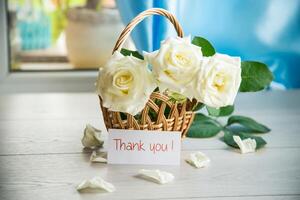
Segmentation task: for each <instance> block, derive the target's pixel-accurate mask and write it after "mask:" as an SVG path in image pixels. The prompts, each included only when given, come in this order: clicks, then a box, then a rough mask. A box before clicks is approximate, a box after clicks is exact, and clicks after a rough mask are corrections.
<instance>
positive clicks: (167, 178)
mask: <svg viewBox="0 0 300 200" xmlns="http://www.w3.org/2000/svg"><path fill="white" fill-rule="evenodd" d="M139 175H141V177H143V178H144V179H146V180H149V181H152V182H155V183H159V184H166V183H169V182H171V181H173V180H174V178H175V177H174V175H173V174H171V173H169V172H165V171H160V170H158V169H156V170H148V169H141V170H140V171H139Z"/></svg>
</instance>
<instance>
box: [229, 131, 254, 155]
mask: <svg viewBox="0 0 300 200" xmlns="http://www.w3.org/2000/svg"><path fill="white" fill-rule="evenodd" d="M233 140H234V141H235V143H236V144H237V145H238V146H239V148H240V150H241V153H242V154H244V153H252V152H255V149H256V141H255V140H254V139H252V138H247V139H245V140H242V139H241V138H240V136H237V135H234V136H233Z"/></svg>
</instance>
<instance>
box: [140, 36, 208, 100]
mask: <svg viewBox="0 0 300 200" xmlns="http://www.w3.org/2000/svg"><path fill="white" fill-rule="evenodd" d="M144 56H145V58H146V59H147V60H148V61H149V63H150V64H151V65H152V67H153V69H152V70H153V74H154V76H155V78H156V79H157V81H158V86H159V89H160V91H165V90H167V89H168V90H171V91H173V92H177V93H179V94H182V95H184V96H186V97H188V98H189V99H192V98H193V96H194V95H193V87H194V85H193V79H194V77H195V75H196V72H197V71H198V70H199V67H200V65H201V63H202V59H203V55H202V52H201V48H200V47H198V46H196V45H193V44H192V43H191V39H190V37H185V38H179V37H177V38H169V39H167V40H165V41H163V42H162V43H161V47H160V49H159V50H157V51H154V52H152V53H146V52H144Z"/></svg>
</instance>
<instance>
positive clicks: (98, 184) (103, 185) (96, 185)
mask: <svg viewBox="0 0 300 200" xmlns="http://www.w3.org/2000/svg"><path fill="white" fill-rule="evenodd" d="M76 189H77V190H78V191H79V192H81V191H83V190H85V189H95V190H102V191H103V190H104V191H106V192H114V191H115V190H116V189H115V186H113V184H111V183H108V182H106V181H105V180H103V179H102V178H101V177H94V178H92V179H89V180H84V181H82V182H81V183H80V184H79V185H78V186H77V188H76Z"/></svg>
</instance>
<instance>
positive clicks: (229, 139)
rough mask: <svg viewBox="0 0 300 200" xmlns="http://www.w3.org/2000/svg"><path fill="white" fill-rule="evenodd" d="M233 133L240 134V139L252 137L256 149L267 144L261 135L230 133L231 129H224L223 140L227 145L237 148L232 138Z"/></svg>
mask: <svg viewBox="0 0 300 200" xmlns="http://www.w3.org/2000/svg"><path fill="white" fill-rule="evenodd" d="M234 135H238V136H240V138H241V139H242V140H245V139H247V138H252V139H254V140H255V141H256V149H260V148H262V147H264V146H265V145H266V144H267V142H266V141H265V140H264V139H263V138H262V137H259V136H253V135H249V134H246V133H232V132H231V131H229V130H226V131H224V138H223V140H224V142H225V143H226V144H227V145H228V146H231V147H233V148H239V146H238V145H237V144H236V143H235V141H234V140H233V136H234Z"/></svg>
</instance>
